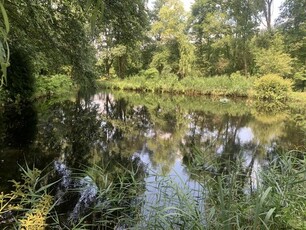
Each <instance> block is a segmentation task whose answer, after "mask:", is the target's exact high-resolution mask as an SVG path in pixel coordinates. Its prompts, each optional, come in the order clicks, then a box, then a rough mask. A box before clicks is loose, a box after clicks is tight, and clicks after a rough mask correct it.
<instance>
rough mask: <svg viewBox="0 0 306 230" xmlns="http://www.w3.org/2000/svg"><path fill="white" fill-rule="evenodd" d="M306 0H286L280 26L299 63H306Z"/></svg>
mask: <svg viewBox="0 0 306 230" xmlns="http://www.w3.org/2000/svg"><path fill="white" fill-rule="evenodd" d="M305 9H306V0H285V1H284V4H283V5H282V6H281V14H280V17H279V18H278V27H279V28H280V29H281V31H282V32H283V34H284V36H285V43H286V44H288V50H289V52H290V54H291V55H292V56H293V57H294V58H297V60H298V64H299V65H300V66H301V65H306V11H305Z"/></svg>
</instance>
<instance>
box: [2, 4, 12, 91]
mask: <svg viewBox="0 0 306 230" xmlns="http://www.w3.org/2000/svg"><path fill="white" fill-rule="evenodd" d="M0 10H1V21H0V67H1V68H0V74H1V80H0V81H1V82H0V87H2V86H3V85H4V84H5V83H6V70H7V67H8V66H9V56H10V53H9V45H8V33H9V31H10V24H9V19H8V16H7V13H6V10H5V8H4V5H3V3H2V2H0Z"/></svg>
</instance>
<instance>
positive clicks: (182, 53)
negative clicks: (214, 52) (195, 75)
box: [150, 0, 194, 77]
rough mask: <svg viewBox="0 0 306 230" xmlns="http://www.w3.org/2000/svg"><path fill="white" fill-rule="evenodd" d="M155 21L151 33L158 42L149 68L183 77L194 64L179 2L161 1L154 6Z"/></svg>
mask: <svg viewBox="0 0 306 230" xmlns="http://www.w3.org/2000/svg"><path fill="white" fill-rule="evenodd" d="M153 12H157V15H155V21H154V22H153V24H152V29H151V31H150V33H151V35H152V37H153V38H154V40H155V41H156V42H157V47H158V48H157V51H156V52H155V54H154V56H153V61H152V63H151V66H153V67H155V68H157V69H158V70H159V72H160V73H161V72H162V71H163V70H167V69H168V72H172V73H175V74H177V75H178V76H179V77H185V76H187V75H188V74H190V72H191V69H192V64H193V62H194V46H193V45H192V44H191V43H190V41H189V38H188V36H187V33H186V30H185V29H186V22H187V15H186V13H185V11H184V6H183V4H182V2H181V1H180V0H162V1H157V2H156V3H155V9H154V10H153Z"/></svg>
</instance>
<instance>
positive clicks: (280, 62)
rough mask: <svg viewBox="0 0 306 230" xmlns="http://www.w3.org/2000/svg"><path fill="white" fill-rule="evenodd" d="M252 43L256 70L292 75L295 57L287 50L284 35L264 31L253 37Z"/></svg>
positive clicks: (261, 72)
mask: <svg viewBox="0 0 306 230" xmlns="http://www.w3.org/2000/svg"><path fill="white" fill-rule="evenodd" d="M252 44H253V46H252V47H253V54H254V60H255V66H256V68H257V71H256V72H258V73H259V74H262V75H265V74H278V75H280V76H288V75H290V73H291V72H292V69H293V68H292V64H293V59H292V58H291V57H290V55H289V54H288V53H286V52H285V45H284V41H283V36H282V35H280V34H278V33H276V34H272V33H270V32H267V33H262V34H259V35H258V36H256V37H254V38H253V39H252Z"/></svg>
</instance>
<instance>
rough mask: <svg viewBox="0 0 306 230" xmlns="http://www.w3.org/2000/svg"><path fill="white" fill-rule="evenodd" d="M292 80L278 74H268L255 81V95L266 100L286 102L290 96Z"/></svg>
mask: <svg viewBox="0 0 306 230" xmlns="http://www.w3.org/2000/svg"><path fill="white" fill-rule="evenodd" d="M291 86H292V82H291V81H290V80H286V79H283V78H282V77H280V76H278V75H276V74H267V75H265V76H263V77H261V78H259V79H258V80H256V81H255V84H254V90H255V97H256V98H257V99H259V100H262V101H266V102H281V103H283V102H285V101H287V100H288V98H289V94H290V92H291V91H292V89H291Z"/></svg>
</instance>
